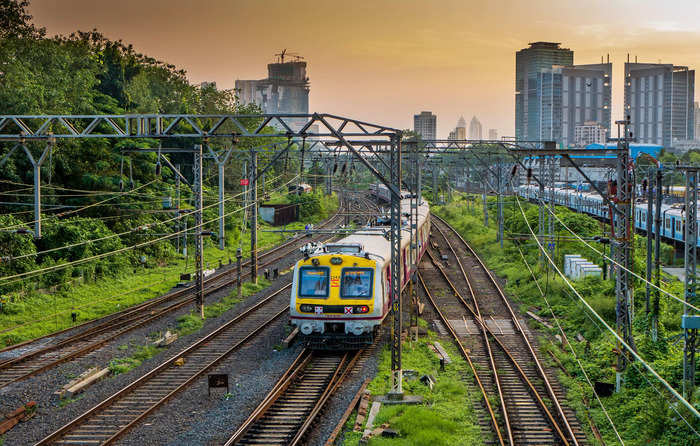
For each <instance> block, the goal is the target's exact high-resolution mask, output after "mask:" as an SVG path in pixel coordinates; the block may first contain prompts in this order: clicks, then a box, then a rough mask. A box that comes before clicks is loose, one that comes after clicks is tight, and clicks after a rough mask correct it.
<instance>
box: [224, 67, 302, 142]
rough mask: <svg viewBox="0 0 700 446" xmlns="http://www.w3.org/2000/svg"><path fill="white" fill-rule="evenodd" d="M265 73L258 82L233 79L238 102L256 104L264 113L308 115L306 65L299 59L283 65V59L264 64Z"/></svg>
mask: <svg viewBox="0 0 700 446" xmlns="http://www.w3.org/2000/svg"><path fill="white" fill-rule="evenodd" d="M267 74H268V76H267V78H265V79H260V80H236V86H235V88H236V95H237V96H238V101H239V102H241V103H243V104H256V105H258V106H259V107H260V108H261V109H262V111H263V113H303V114H308V113H309V78H308V77H307V75H306V62H304V61H302V60H301V58H296V59H295V60H293V61H292V62H285V61H284V56H282V57H281V58H280V59H279V61H278V62H277V63H271V64H268V65H267ZM292 124H297V123H296V122H292ZM298 124H299V125H301V124H303V122H299V123H298ZM295 130H296V129H295Z"/></svg>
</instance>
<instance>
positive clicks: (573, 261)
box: [564, 254, 603, 280]
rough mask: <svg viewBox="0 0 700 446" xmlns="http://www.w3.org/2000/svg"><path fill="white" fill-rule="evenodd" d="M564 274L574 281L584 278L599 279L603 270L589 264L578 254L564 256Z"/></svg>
mask: <svg viewBox="0 0 700 446" xmlns="http://www.w3.org/2000/svg"><path fill="white" fill-rule="evenodd" d="M564 274H565V275H566V276H567V277H569V278H571V279H574V280H578V279H583V278H585V277H600V276H602V275H603V270H602V269H601V268H600V267H599V266H598V265H596V264H595V263H592V262H589V261H588V260H587V259H585V258H583V257H581V255H580V254H565V255H564Z"/></svg>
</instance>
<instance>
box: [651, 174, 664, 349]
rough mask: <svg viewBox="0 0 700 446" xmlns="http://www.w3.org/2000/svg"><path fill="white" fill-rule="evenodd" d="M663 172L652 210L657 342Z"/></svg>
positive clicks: (653, 329) (653, 313)
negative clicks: (654, 230) (654, 229)
mask: <svg viewBox="0 0 700 446" xmlns="http://www.w3.org/2000/svg"><path fill="white" fill-rule="evenodd" d="M662 183H663V172H662V171H661V169H657V170H656V203H655V209H654V227H655V228H656V232H655V233H654V270H655V273H656V278H655V279H654V284H655V285H656V288H655V289H654V302H653V303H652V306H651V339H652V340H653V341H656V340H657V337H658V334H659V326H658V324H659V297H660V295H659V285H660V283H661V225H662V223H661V200H662V198H663V193H662V187H663V184H662Z"/></svg>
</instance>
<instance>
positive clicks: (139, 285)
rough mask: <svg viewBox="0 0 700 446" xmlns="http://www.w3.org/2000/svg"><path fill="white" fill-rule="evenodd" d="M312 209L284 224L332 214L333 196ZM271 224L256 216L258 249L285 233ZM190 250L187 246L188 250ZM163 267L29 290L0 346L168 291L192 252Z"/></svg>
mask: <svg viewBox="0 0 700 446" xmlns="http://www.w3.org/2000/svg"><path fill="white" fill-rule="evenodd" d="M318 202H319V204H318V206H314V207H313V212H310V213H306V214H303V215H302V217H301V221H299V222H295V223H293V224H290V225H287V229H302V228H303V227H304V225H305V224H306V223H317V222H319V221H322V220H324V219H326V218H327V217H328V216H330V215H332V214H333V212H335V210H336V209H337V207H338V201H337V197H336V196H335V195H333V196H331V197H325V196H319V200H318ZM268 229H273V227H271V226H269V225H268V224H266V223H264V222H262V221H260V225H259V228H258V249H259V250H263V249H267V248H270V247H272V246H274V245H276V244H279V243H281V242H282V241H283V240H284V239H285V238H286V237H288V235H284V234H280V233H274V232H265V231H266V230H268ZM240 244H241V247H242V250H243V256H244V258H247V257H248V256H249V254H250V233H249V232H247V231H246V232H245V233H244V234H243V236H242V237H241V241H240ZM238 246H239V245H238V240H235V243H229V244H228V246H226V249H225V250H223V251H221V250H219V249H218V248H216V247H215V246H213V244H212V243H207V245H206V246H205V250H204V259H205V267H207V265H208V267H211V268H213V267H216V266H218V264H219V261H222V262H223V263H227V262H228V259H229V258H231V259H233V261H234V262H235V254H236V249H237V248H238ZM193 251H194V249H192V246H190V253H193ZM164 263H165V265H164V266H158V267H152V268H143V269H135V270H134V272H133V273H131V274H124V275H122V276H120V277H115V278H106V279H99V280H97V281H95V282H94V283H86V284H81V285H76V286H72V287H70V288H69V289H67V290H62V291H57V292H55V293H52V294H33V295H30V296H27V297H26V298H23V299H22V300H21V301H18V302H15V303H13V304H12V308H11V311H8V312H7V313H5V314H1V315H0V332H2V333H0V346H5V345H11V344H15V343H18V342H22V341H24V340H28V339H33V338H36V337H39V336H43V335H46V334H49V333H52V332H55V331H58V330H62V329H65V328H68V327H71V326H73V325H74V324H73V322H72V320H71V313H72V312H74V311H75V312H76V313H77V316H78V317H77V322H76V324H79V323H82V322H85V321H89V320H92V319H96V318H99V317H102V316H105V315H108V314H111V313H113V312H115V311H119V310H122V309H124V308H125V307H129V306H131V305H135V304H138V303H141V302H143V301H145V300H147V299H151V298H153V297H156V296H159V295H161V294H163V293H165V292H166V291H168V290H170V289H171V288H172V287H173V286H174V285H175V284H177V282H178V281H179V276H180V273H184V272H193V271H194V265H193V263H194V262H193V256H192V255H190V258H189V259H187V260H186V259H185V258H183V257H181V256H179V257H178V258H173V259H168V260H167V261H166V262H164Z"/></svg>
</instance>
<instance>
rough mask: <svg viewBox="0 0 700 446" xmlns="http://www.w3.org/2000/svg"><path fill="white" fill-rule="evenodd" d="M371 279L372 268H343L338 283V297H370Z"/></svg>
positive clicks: (372, 276)
mask: <svg viewBox="0 0 700 446" xmlns="http://www.w3.org/2000/svg"><path fill="white" fill-rule="evenodd" d="M373 278H374V270H373V269H372V268H344V269H343V276H342V278H341V281H340V297H342V298H344V299H367V298H370V297H372V284H373V280H372V279H373Z"/></svg>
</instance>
